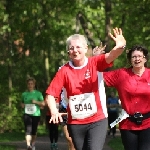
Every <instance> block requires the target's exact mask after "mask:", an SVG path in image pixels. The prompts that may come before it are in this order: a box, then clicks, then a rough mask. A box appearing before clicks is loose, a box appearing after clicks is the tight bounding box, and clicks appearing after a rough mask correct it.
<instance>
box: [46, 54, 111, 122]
mask: <svg viewBox="0 0 150 150" xmlns="http://www.w3.org/2000/svg"><path fill="white" fill-rule="evenodd" d="M111 66H112V63H111V64H107V63H106V60H105V55H100V56H94V57H90V58H86V59H85V63H84V65H83V66H81V67H74V66H73V65H72V62H71V61H69V62H68V63H67V64H65V65H64V66H63V67H62V68H61V69H60V70H59V71H58V72H57V73H56V75H55V77H54V79H53V80H52V82H51V83H50V85H49V87H48V89H47V90H46V94H49V95H52V96H56V97H57V96H58V95H59V93H60V92H61V90H62V88H63V87H64V89H65V90H64V91H66V94H65V95H66V96H67V98H68V99H69V97H70V96H74V95H80V94H84V93H91V92H92V93H94V96H95V102H96V105H97V113H95V114H94V115H93V116H90V117H87V118H84V119H73V118H72V115H71V111H70V106H69V105H68V107H67V111H68V124H87V123H91V122H95V121H98V120H101V119H104V118H106V117H107V108H106V95H105V88H104V82H103V77H102V73H101V72H102V71H104V70H105V69H106V68H108V67H111Z"/></svg>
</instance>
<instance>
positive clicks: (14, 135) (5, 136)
mask: <svg viewBox="0 0 150 150" xmlns="http://www.w3.org/2000/svg"><path fill="white" fill-rule="evenodd" d="M43 135H47V131H46V128H45V126H41V125H40V126H39V127H38V136H43ZM23 140H25V133H24V131H20V132H6V133H0V142H8V143H9V142H12V141H23ZM16 149H17V148H16V146H12V145H6V144H5V145H1V144H0V150H16Z"/></svg>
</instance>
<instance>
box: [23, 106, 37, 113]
mask: <svg viewBox="0 0 150 150" xmlns="http://www.w3.org/2000/svg"><path fill="white" fill-rule="evenodd" d="M35 112H36V106H35V104H25V113H26V114H30V115H31V114H34V113H35Z"/></svg>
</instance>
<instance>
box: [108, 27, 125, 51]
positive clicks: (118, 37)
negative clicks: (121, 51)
mask: <svg viewBox="0 0 150 150" xmlns="http://www.w3.org/2000/svg"><path fill="white" fill-rule="evenodd" d="M113 32H114V35H113V34H111V33H109V35H110V37H111V38H112V39H113V40H114V41H115V43H116V48H124V47H125V46H126V40H125V38H124V36H123V35H122V30H121V29H120V28H114V29H113Z"/></svg>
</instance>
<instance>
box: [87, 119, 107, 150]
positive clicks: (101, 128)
mask: <svg viewBox="0 0 150 150" xmlns="http://www.w3.org/2000/svg"><path fill="white" fill-rule="evenodd" d="M107 128H108V120H107V119H103V120H100V121H98V122H95V123H92V124H90V125H89V127H88V134H87V135H88V136H87V143H88V148H87V149H85V150H102V149H103V146H104V142H105V138H106V134H107Z"/></svg>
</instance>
